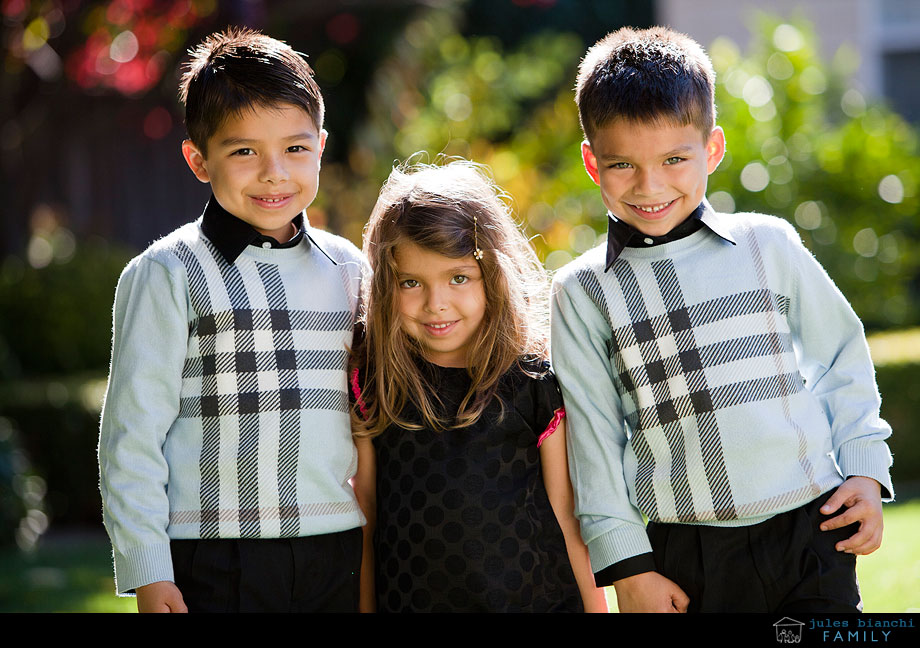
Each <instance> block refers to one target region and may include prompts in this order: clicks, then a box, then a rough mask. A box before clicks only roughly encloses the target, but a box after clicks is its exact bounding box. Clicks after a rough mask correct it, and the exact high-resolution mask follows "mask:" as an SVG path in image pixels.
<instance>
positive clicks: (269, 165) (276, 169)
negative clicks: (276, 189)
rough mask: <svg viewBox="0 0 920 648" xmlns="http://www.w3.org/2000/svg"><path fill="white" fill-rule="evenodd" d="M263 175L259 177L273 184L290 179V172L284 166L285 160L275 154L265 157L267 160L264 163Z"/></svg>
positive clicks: (262, 180)
mask: <svg viewBox="0 0 920 648" xmlns="http://www.w3.org/2000/svg"><path fill="white" fill-rule="evenodd" d="M261 176H262V177H261V178H259V180H260V181H261V182H269V183H272V184H278V183H281V182H284V181H285V180H287V179H288V173H287V169H286V168H285V166H284V162H283V161H282V159H281V158H280V157H278V156H274V155H270V156H267V157H266V158H265V162H264V164H263V165H262V173H261Z"/></svg>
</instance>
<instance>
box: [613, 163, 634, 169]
mask: <svg viewBox="0 0 920 648" xmlns="http://www.w3.org/2000/svg"><path fill="white" fill-rule="evenodd" d="M630 166H631V165H630V164H629V162H614V163H612V164H611V165H610V166H609V167H608V168H610V169H628V168H629V167H630Z"/></svg>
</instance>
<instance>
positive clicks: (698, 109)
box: [575, 27, 716, 143]
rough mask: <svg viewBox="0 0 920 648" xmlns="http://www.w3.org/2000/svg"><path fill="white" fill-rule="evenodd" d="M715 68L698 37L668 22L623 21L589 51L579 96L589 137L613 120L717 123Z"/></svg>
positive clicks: (705, 128)
mask: <svg viewBox="0 0 920 648" xmlns="http://www.w3.org/2000/svg"><path fill="white" fill-rule="evenodd" d="M715 78H716V75H715V71H714V70H713V68H712V61H710V59H709V56H708V55H707V54H706V52H705V51H704V50H703V48H702V47H700V45H699V43H697V42H696V41H695V40H693V39H692V38H690V37H689V36H687V35H685V34H681V33H678V32H675V31H673V30H671V29H668V28H667V27H653V28H651V29H642V30H636V29H633V28H632V27H623V28H622V29H618V30H617V31H614V32H611V33H609V34H607V35H606V36H605V37H604V38H602V39H601V40H599V41H598V42H597V43H595V44H594V45H593V46H592V47H591V48H590V49H589V50H588V52H587V53H586V54H585V57H584V58H583V59H582V61H581V65H580V66H579V68H578V80H577V82H576V87H575V102H576V103H577V104H578V118H579V119H580V120H581V127H582V130H583V131H584V133H585V138H587V140H588V142H589V143H590V142H592V141H593V138H594V135H595V134H596V133H597V131H598V130H599V129H601V128H603V127H604V126H606V125H608V124H610V123H611V122H613V121H614V120H618V119H622V120H625V121H631V122H638V123H652V124H655V123H668V124H672V125H677V126H689V125H693V126H694V127H696V128H697V129H698V130H699V131H700V133H701V134H702V135H703V140H704V141H706V140H708V139H709V135H710V134H711V133H712V129H713V128H714V127H715V116H716V108H715Z"/></svg>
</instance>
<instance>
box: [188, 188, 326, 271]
mask: <svg viewBox="0 0 920 648" xmlns="http://www.w3.org/2000/svg"><path fill="white" fill-rule="evenodd" d="M292 222H293V223H294V227H296V228H297V233H296V234H295V235H294V237H293V238H292V239H291V240H289V241H286V242H284V243H278V241H276V240H275V239H273V238H271V237H269V236H264V235H262V234H260V233H259V232H258V231H256V229H255V228H254V227H253V226H252V225H250V224H249V223H247V222H245V221H243V220H240V219H239V218H237V217H236V216H234V215H233V214H231V213H230V212H228V211H227V210H226V209H224V208H223V207H221V205H220V203H219V202H217V200H216V199H215V198H214V196H213V195H212V196H211V198H210V199H209V200H208V204H207V206H206V207H205V208H204V213H203V214H202V215H201V231H202V232H204V235H205V236H207V237H208V239H210V241H211V242H212V243H213V244H214V247H216V248H217V251H218V252H220V254H221V256H222V257H224V259H226V260H227V263H234V262H236V260H237V258H239V256H240V255H241V254H242V253H243V250H245V249H246V246H247V245H259V246H260V247H261V246H262V245H263V244H264V243H268V244H269V245H270V246H271V247H274V248H288V247H294V246H295V245H298V244H299V243H300V242H301V240H303V239H304V237H306V238H307V239H308V240H312V239H310V237H309V236H307V235H306V228H305V227H304V226H305V222H306V221H305V219H304V216H303V212H301V213H300V214H297V216H295V217H294V220H293V221H292Z"/></svg>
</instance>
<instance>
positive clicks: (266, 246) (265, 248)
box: [262, 241, 272, 250]
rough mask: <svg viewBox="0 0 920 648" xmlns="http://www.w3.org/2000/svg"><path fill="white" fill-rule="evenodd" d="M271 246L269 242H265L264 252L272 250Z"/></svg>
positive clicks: (263, 245)
mask: <svg viewBox="0 0 920 648" xmlns="http://www.w3.org/2000/svg"><path fill="white" fill-rule="evenodd" d="M271 246H272V244H271V243H269V242H268V241H265V242H264V243H262V249H264V250H268V249H269V248H271Z"/></svg>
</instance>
